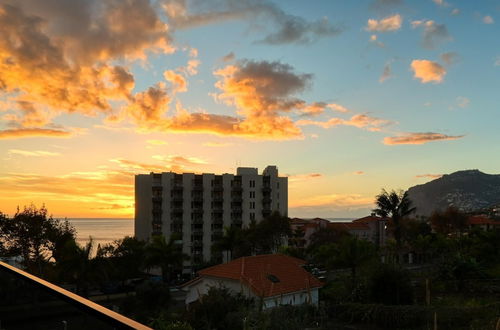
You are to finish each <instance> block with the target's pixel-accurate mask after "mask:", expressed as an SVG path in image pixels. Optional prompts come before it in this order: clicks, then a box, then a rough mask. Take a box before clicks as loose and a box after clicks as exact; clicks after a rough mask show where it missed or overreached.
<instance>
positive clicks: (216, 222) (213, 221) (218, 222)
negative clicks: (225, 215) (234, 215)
mask: <svg viewBox="0 0 500 330" xmlns="http://www.w3.org/2000/svg"><path fill="white" fill-rule="evenodd" d="M212 223H213V224H220V225H223V224H224V220H223V219H222V217H220V218H219V217H212Z"/></svg>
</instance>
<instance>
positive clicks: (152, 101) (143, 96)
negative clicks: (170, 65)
mask: <svg viewBox="0 0 500 330" xmlns="http://www.w3.org/2000/svg"><path fill="white" fill-rule="evenodd" d="M168 103H170V96H169V95H168V94H167V90H166V88H165V85H164V84H162V83H158V84H156V86H152V87H149V88H148V89H147V90H146V91H143V92H139V93H137V94H136V95H135V96H134V98H133V101H132V102H131V103H130V104H129V105H128V106H127V112H128V113H129V114H130V115H131V116H132V117H133V118H134V119H135V120H136V121H137V122H139V123H141V124H148V123H153V124H154V122H156V121H159V120H160V118H161V116H162V115H163V114H164V113H165V112H166V110H167V106H168Z"/></svg>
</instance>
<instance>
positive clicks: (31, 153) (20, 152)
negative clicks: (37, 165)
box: [9, 149, 61, 157]
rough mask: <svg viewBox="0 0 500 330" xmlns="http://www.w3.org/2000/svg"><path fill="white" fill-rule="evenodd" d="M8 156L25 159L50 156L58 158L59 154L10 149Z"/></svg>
mask: <svg viewBox="0 0 500 330" xmlns="http://www.w3.org/2000/svg"><path fill="white" fill-rule="evenodd" d="M9 154H14V155H21V156H26V157H51V156H60V155H61V154H60V153H58V152H51V151H44V150H35V151H30V150H19V149H10V150H9Z"/></svg>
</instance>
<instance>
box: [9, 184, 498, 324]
mask: <svg viewBox="0 0 500 330" xmlns="http://www.w3.org/2000/svg"><path fill="white" fill-rule="evenodd" d="M377 206H378V208H377V209H376V210H375V211H376V212H377V213H378V214H380V215H382V216H392V217H393V219H392V221H391V222H390V223H389V226H388V231H389V239H388V241H387V244H386V245H385V246H375V245H374V244H372V243H371V242H369V241H366V240H362V239H358V238H356V237H355V236H351V235H350V234H349V233H348V232H346V231H343V230H339V229H332V228H323V229H320V230H318V231H316V232H315V233H314V234H313V235H312V236H311V238H310V242H311V243H310V245H309V246H308V247H304V246H303V244H302V243H301V242H303V237H304V232H302V231H300V230H296V231H295V232H292V231H291V229H290V224H289V220H288V219H287V218H286V217H282V216H280V215H279V214H273V215H271V216H270V217H269V218H267V219H264V220H263V221H261V222H259V223H252V224H250V226H249V227H247V228H237V227H228V228H226V229H225V234H224V236H222V237H221V239H220V240H219V241H218V242H216V243H215V244H214V249H213V255H214V259H213V260H212V261H211V263H212V264H215V263H217V262H218V261H220V259H218V258H220V257H221V256H222V253H226V255H227V258H228V259H234V258H237V257H240V256H246V255H252V254H263V253H275V252H277V251H279V252H281V253H286V254H289V255H292V256H296V257H300V258H304V259H306V260H307V261H309V262H310V263H311V264H312V266H311V267H310V270H311V272H313V273H315V272H318V269H322V270H323V271H322V273H325V275H324V277H325V278H326V279H325V286H324V287H323V288H322V289H321V290H320V302H321V303H320V305H319V306H307V305H304V306H280V307H277V308H273V309H271V310H260V309H259V301H254V300H252V299H248V298H245V297H243V296H241V295H239V294H236V293H234V292H231V291H229V290H228V289H226V288H224V287H217V288H215V287H214V288H211V289H210V290H209V293H208V294H207V295H206V296H204V297H203V299H202V300H201V301H199V302H198V303H195V304H194V305H192V306H190V308H189V310H185V308H184V306H183V304H182V303H181V304H179V303H176V302H175V300H174V299H173V295H175V294H176V291H175V290H174V291H171V290H172V286H171V285H172V284H174V283H176V282H177V281H178V279H179V277H180V275H181V269H182V268H181V266H182V261H183V260H185V258H186V256H185V255H183V254H182V252H181V251H180V249H179V246H178V245H176V243H175V242H176V240H175V237H172V238H170V239H169V240H166V239H165V237H163V236H155V237H153V239H152V240H151V241H149V242H143V241H139V240H137V239H135V238H131V237H125V238H124V239H123V240H119V241H115V242H114V243H112V244H108V245H105V246H97V247H96V246H95V244H94V243H93V241H92V240H90V242H89V243H88V244H86V245H85V246H80V245H78V244H77V243H76V241H75V230H74V228H73V227H71V225H70V224H69V223H68V222H67V221H64V220H57V219H53V218H52V217H50V216H48V215H47V210H46V209H45V208H43V207H42V208H41V209H37V208H36V207H34V206H30V207H26V208H24V209H23V211H18V212H17V213H16V214H15V215H14V217H12V218H9V217H7V216H5V215H3V214H1V213H0V256H14V255H21V256H22V257H23V259H22V264H23V267H26V269H27V270H28V271H30V272H32V273H34V274H35V275H38V276H40V277H43V278H46V279H48V280H50V281H52V282H55V283H58V284H65V285H68V284H71V285H74V288H75V291H76V292H77V293H79V294H80V295H84V296H86V295H88V294H89V293H90V292H91V291H92V290H96V289H99V290H101V291H102V292H105V293H107V294H112V293H116V292H122V297H121V298H120V299H118V300H114V301H113V302H112V303H113V304H114V305H115V306H117V307H118V308H119V311H120V312H121V313H123V314H125V315H127V316H130V317H132V318H134V319H136V320H138V321H140V322H142V323H144V324H148V325H150V326H151V327H153V328H155V329H171V330H174V329H176V330H191V329H287V330H290V329H304V328H316V329H331V328H339V329H342V328H345V327H348V328H358V327H360V328H363V329H429V328H433V327H434V325H435V324H436V325H437V327H438V329H495V326H496V324H497V322H498V320H499V318H500V281H499V280H498V279H499V278H500V230H491V231H483V230H479V229H473V230H471V229H469V228H468V227H467V226H466V219H467V216H466V215H465V214H462V213H461V212H459V211H458V210H456V209H448V210H445V211H443V212H437V213H434V214H433V215H432V216H431V217H429V219H419V220H416V219H412V218H411V217H410V216H411V214H412V211H413V208H412V206H411V203H410V202H409V201H408V199H407V196H406V195H405V194H403V193H396V192H394V191H392V192H390V193H387V192H385V191H383V192H382V193H381V194H380V195H378V196H377ZM394 217H396V220H394ZM287 238H288V243H289V244H288V246H284V245H283V243H285V242H287ZM94 251H95V253H94ZM410 255H411V256H412V257H410ZM410 260H412V263H411V264H410V263H409V261H410ZM199 266H200V267H203V266H204V265H199ZM148 269H149V270H153V269H154V270H156V272H157V273H158V274H161V275H162V276H161V277H160V276H158V277H151V276H150V275H148V273H147V270H148ZM123 293H124V295H123Z"/></svg>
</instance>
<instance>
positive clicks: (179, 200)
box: [172, 195, 184, 203]
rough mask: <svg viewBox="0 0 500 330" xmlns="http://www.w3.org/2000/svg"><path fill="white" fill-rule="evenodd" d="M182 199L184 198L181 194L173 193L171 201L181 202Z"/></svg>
mask: <svg viewBox="0 0 500 330" xmlns="http://www.w3.org/2000/svg"><path fill="white" fill-rule="evenodd" d="M183 200H184V198H183V196H182V195H174V196H172V202H175V203H182V201H183Z"/></svg>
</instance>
